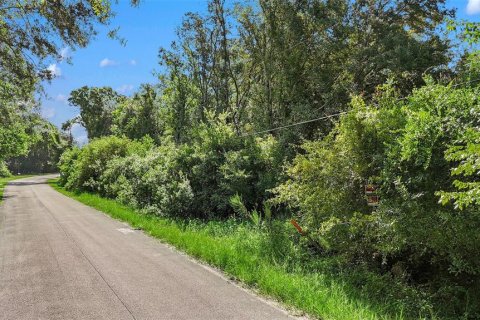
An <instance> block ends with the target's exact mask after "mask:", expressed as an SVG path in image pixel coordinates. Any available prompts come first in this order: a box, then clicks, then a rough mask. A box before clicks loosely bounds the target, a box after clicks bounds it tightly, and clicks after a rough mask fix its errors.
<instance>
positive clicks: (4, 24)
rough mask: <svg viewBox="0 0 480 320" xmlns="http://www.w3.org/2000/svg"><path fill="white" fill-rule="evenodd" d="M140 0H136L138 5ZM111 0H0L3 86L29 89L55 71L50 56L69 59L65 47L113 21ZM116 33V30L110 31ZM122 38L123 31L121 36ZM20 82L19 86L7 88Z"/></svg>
mask: <svg viewBox="0 0 480 320" xmlns="http://www.w3.org/2000/svg"><path fill="white" fill-rule="evenodd" d="M138 2H139V1H138V0H131V3H132V5H137V4H138ZM112 16H113V12H112V10H111V1H108V0H106V1H100V0H74V1H57V0H34V1H26V0H21V1H16V0H5V1H2V2H1V3H0V75H1V79H2V80H1V81H0V89H2V90H1V92H0V93H1V94H3V95H5V94H7V95H9V96H10V97H14V95H15V94H18V93H21V94H22V95H28V93H30V92H32V90H33V89H35V87H36V85H37V84H38V80H39V79H51V78H52V77H53V76H54V74H53V73H52V72H51V71H49V70H48V69H47V68H46V67H47V65H46V61H47V60H51V59H55V60H59V59H64V58H65V57H64V56H62V53H61V49H62V48H63V47H69V48H71V49H75V48H77V47H85V46H87V45H88V43H89V41H90V40H91V38H92V37H93V36H94V35H95V34H96V29H95V28H96V26H97V25H98V24H101V25H108V24H109V22H110V19H111V18H112ZM109 35H110V36H111V37H112V38H115V37H117V36H116V30H112V31H110V33H109ZM117 38H118V37H117ZM5 87H9V88H15V89H16V92H15V91H14V92H9V91H8V90H3V89H4V88H5Z"/></svg>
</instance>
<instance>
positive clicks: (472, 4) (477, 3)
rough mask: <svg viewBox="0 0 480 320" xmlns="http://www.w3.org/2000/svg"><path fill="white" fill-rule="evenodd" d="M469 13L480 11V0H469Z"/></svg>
mask: <svg viewBox="0 0 480 320" xmlns="http://www.w3.org/2000/svg"><path fill="white" fill-rule="evenodd" d="M467 13H468V14H477V13H480V0H468V4H467Z"/></svg>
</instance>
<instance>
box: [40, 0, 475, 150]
mask: <svg viewBox="0 0 480 320" xmlns="http://www.w3.org/2000/svg"><path fill="white" fill-rule="evenodd" d="M447 3H448V6H449V7H455V8H457V9H458V11H457V16H458V18H461V19H468V20H475V21H478V20H480V0H447ZM206 6H207V1H206V0H143V1H142V2H141V5H140V7H138V8H132V7H130V6H129V5H128V1H126V0H120V1H119V3H118V4H117V5H114V11H115V12H116V17H115V18H114V19H113V20H112V23H111V27H117V26H119V27H120V35H121V36H122V37H123V38H125V39H126V40H127V45H126V46H124V47H123V46H121V45H120V43H119V42H118V41H114V40H111V39H109V38H108V37H107V36H106V32H107V31H108V28H101V29H100V32H99V34H98V35H97V37H96V39H94V40H93V41H92V42H91V43H90V45H89V46H88V47H87V48H84V49H79V50H77V51H75V52H72V51H70V50H65V52H64V53H65V55H68V56H70V57H71V60H72V63H73V64H68V63H66V62H65V61H64V62H57V63H52V65H51V66H50V67H51V70H53V71H54V72H55V73H56V74H57V77H56V78H55V79H54V80H52V81H51V82H50V83H46V84H45V91H46V93H47V95H48V98H43V101H42V114H43V115H44V116H45V117H46V118H48V120H50V121H51V122H53V123H54V124H56V125H58V126H60V125H61V124H62V123H63V122H65V121H66V120H68V119H71V118H73V117H74V116H75V115H76V114H78V110H76V109H75V108H74V107H71V106H69V105H68V102H67V99H68V95H69V93H70V91H72V90H74V89H76V88H79V87H81V86H84V85H88V86H110V87H112V88H114V89H116V90H117V91H119V92H120V93H122V94H126V95H129V94H131V93H132V92H134V91H135V90H136V89H137V88H138V86H139V85H140V84H142V83H154V82H156V78H155V76H153V74H152V73H153V71H154V70H155V69H158V49H159V48H160V47H168V46H169V45H170V43H171V41H172V40H175V29H176V28H177V27H178V26H179V25H180V23H181V21H182V18H183V16H184V14H185V13H186V12H189V11H193V12H204V11H205V10H206ZM73 134H74V136H75V138H76V139H77V140H78V141H79V142H80V143H83V142H85V141H86V134H85V131H84V130H83V128H80V127H76V128H74V130H73Z"/></svg>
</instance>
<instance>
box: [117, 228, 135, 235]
mask: <svg viewBox="0 0 480 320" xmlns="http://www.w3.org/2000/svg"><path fill="white" fill-rule="evenodd" d="M117 231H120V232H121V233H123V234H129V233H134V232H135V231H134V230H132V229H129V228H119V229H117Z"/></svg>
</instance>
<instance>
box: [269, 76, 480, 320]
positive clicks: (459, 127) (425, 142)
mask: <svg viewBox="0 0 480 320" xmlns="http://www.w3.org/2000/svg"><path fill="white" fill-rule="evenodd" d="M386 89H388V87H387V88H386ZM477 97H478V89H477V88H451V87H448V86H440V85H435V84H433V83H429V85H428V86H425V87H423V88H421V89H418V90H416V91H414V93H413V94H412V95H411V96H410V97H409V98H408V99H407V100H405V99H398V98H396V97H395V95H394V94H392V92H391V90H390V89H388V90H386V91H385V92H384V93H382V94H381V95H380V96H379V97H378V100H377V103H375V104H373V105H369V106H367V105H365V104H364V103H363V102H362V100H360V99H355V100H354V101H353V103H352V111H351V112H350V113H349V114H347V115H345V116H344V117H343V118H342V119H341V121H340V122H339V123H338V125H337V127H336V128H335V130H333V131H332V133H331V134H330V135H329V136H327V137H326V138H325V139H322V140H320V141H311V142H305V143H304V144H303V149H304V153H303V154H299V155H297V157H296V158H295V159H294V161H293V162H292V164H291V165H289V166H288V168H287V173H288V175H289V177H290V178H289V179H288V181H287V182H285V183H283V184H281V185H280V186H279V187H277V188H276V189H275V190H276V193H277V197H276V201H277V202H279V203H286V204H287V205H288V206H290V207H292V208H296V209H298V210H299V218H300V219H301V222H302V223H303V224H304V225H305V226H306V227H307V229H308V231H309V233H310V235H311V236H312V237H313V238H314V239H316V241H317V242H318V243H320V244H321V245H322V246H323V249H324V250H325V251H326V252H330V253H332V252H336V253H340V254H343V255H346V256H348V257H349V258H350V259H351V261H355V262H359V261H361V262H367V263H370V264H372V265H376V266H377V267H378V268H380V269H386V270H389V271H391V272H392V274H395V275H397V276H400V277H405V278H407V279H413V280H415V281H416V282H424V281H427V280H429V281H432V280H433V279H438V280H440V279H442V281H443V282H444V283H443V284H439V285H440V287H441V288H440V289H439V291H438V292H441V291H442V290H444V289H445V288H450V289H449V290H450V291H451V290H452V288H457V289H456V290H459V291H458V292H463V293H462V295H464V296H465V295H468V294H467V292H469V290H470V294H471V293H472V291H471V290H472V288H475V286H478V285H479V283H480V282H479V273H480V268H479V266H480V247H479V246H478V243H480V235H479V233H478V232H477V230H478V228H479V227H480V216H479V215H478V205H477V204H476V202H474V201H472V200H469V199H468V198H467V196H466V195H462V194H461V193H459V192H458V191H457V192H455V190H454V187H455V186H456V187H457V188H458V187H460V191H462V190H467V193H468V187H471V190H472V192H475V191H473V190H475V187H476V183H475V181H477V178H476V177H473V176H471V174H473V171H472V170H474V166H473V165H472V164H473V163H475V161H476V159H478V155H476V154H475V150H478V149H477V147H478V146H477V145H476V143H477V142H476V140H475V139H474V138H472V139H469V140H468V141H467V142H464V146H463V147H462V146H458V144H459V142H460V143H461V142H462V141H464V137H466V130H469V131H472V130H478V129H476V128H478V124H479V123H480V116H479V115H480V113H479V111H480V104H479V103H478V98H477ZM449 146H456V147H449ZM452 148H453V149H452ZM467 151H470V154H469V153H468V152H467ZM449 160H450V161H453V162H449ZM455 161H460V163H461V164H460V165H459V166H458V162H457V163H455ZM452 170H453V171H452ZM452 172H453V173H454V174H465V173H467V178H469V179H470V183H466V184H462V183H461V182H455V183H454V186H452V182H453V179H452V177H451V173H452ZM475 172H476V174H477V177H478V171H475ZM367 180H373V181H375V182H376V183H378V184H379V186H380V197H381V201H380V205H379V207H378V208H370V207H367V206H366V199H365V196H364V190H363V188H364V184H365V182H366V181H367ZM462 188H463V189H462ZM452 189H453V191H450V192H440V191H442V190H452ZM439 195H443V197H444V198H443V201H444V204H445V206H443V205H442V204H441V203H439ZM470 195H472V193H470ZM450 199H454V200H455V201H456V203H457V207H458V208H460V207H461V206H460V205H459V203H460V204H461V203H468V204H470V205H471V206H469V207H468V208H464V210H463V211H460V210H457V209H455V207H454V206H453V205H451V204H450V203H449V200H450ZM461 201H463V202H461ZM464 207H465V206H464ZM435 281H437V280H435ZM449 281H454V282H456V285H453V286H452V285H451V282H450V285H446V286H443V285H444V284H445V283H448V282H449ZM462 287H463V288H462ZM460 288H462V289H460ZM465 288H470V289H468V290H467V289H465ZM458 292H457V293H458ZM448 296H450V297H451V296H452V295H451V294H450V295H449V294H446V295H445V297H448ZM463 301H464V300H463ZM472 305H474V304H472ZM472 305H470V306H469V307H472ZM463 307H465V306H463ZM463 307H462V306H461V305H459V309H462V308H463ZM463 311H465V310H463Z"/></svg>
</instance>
